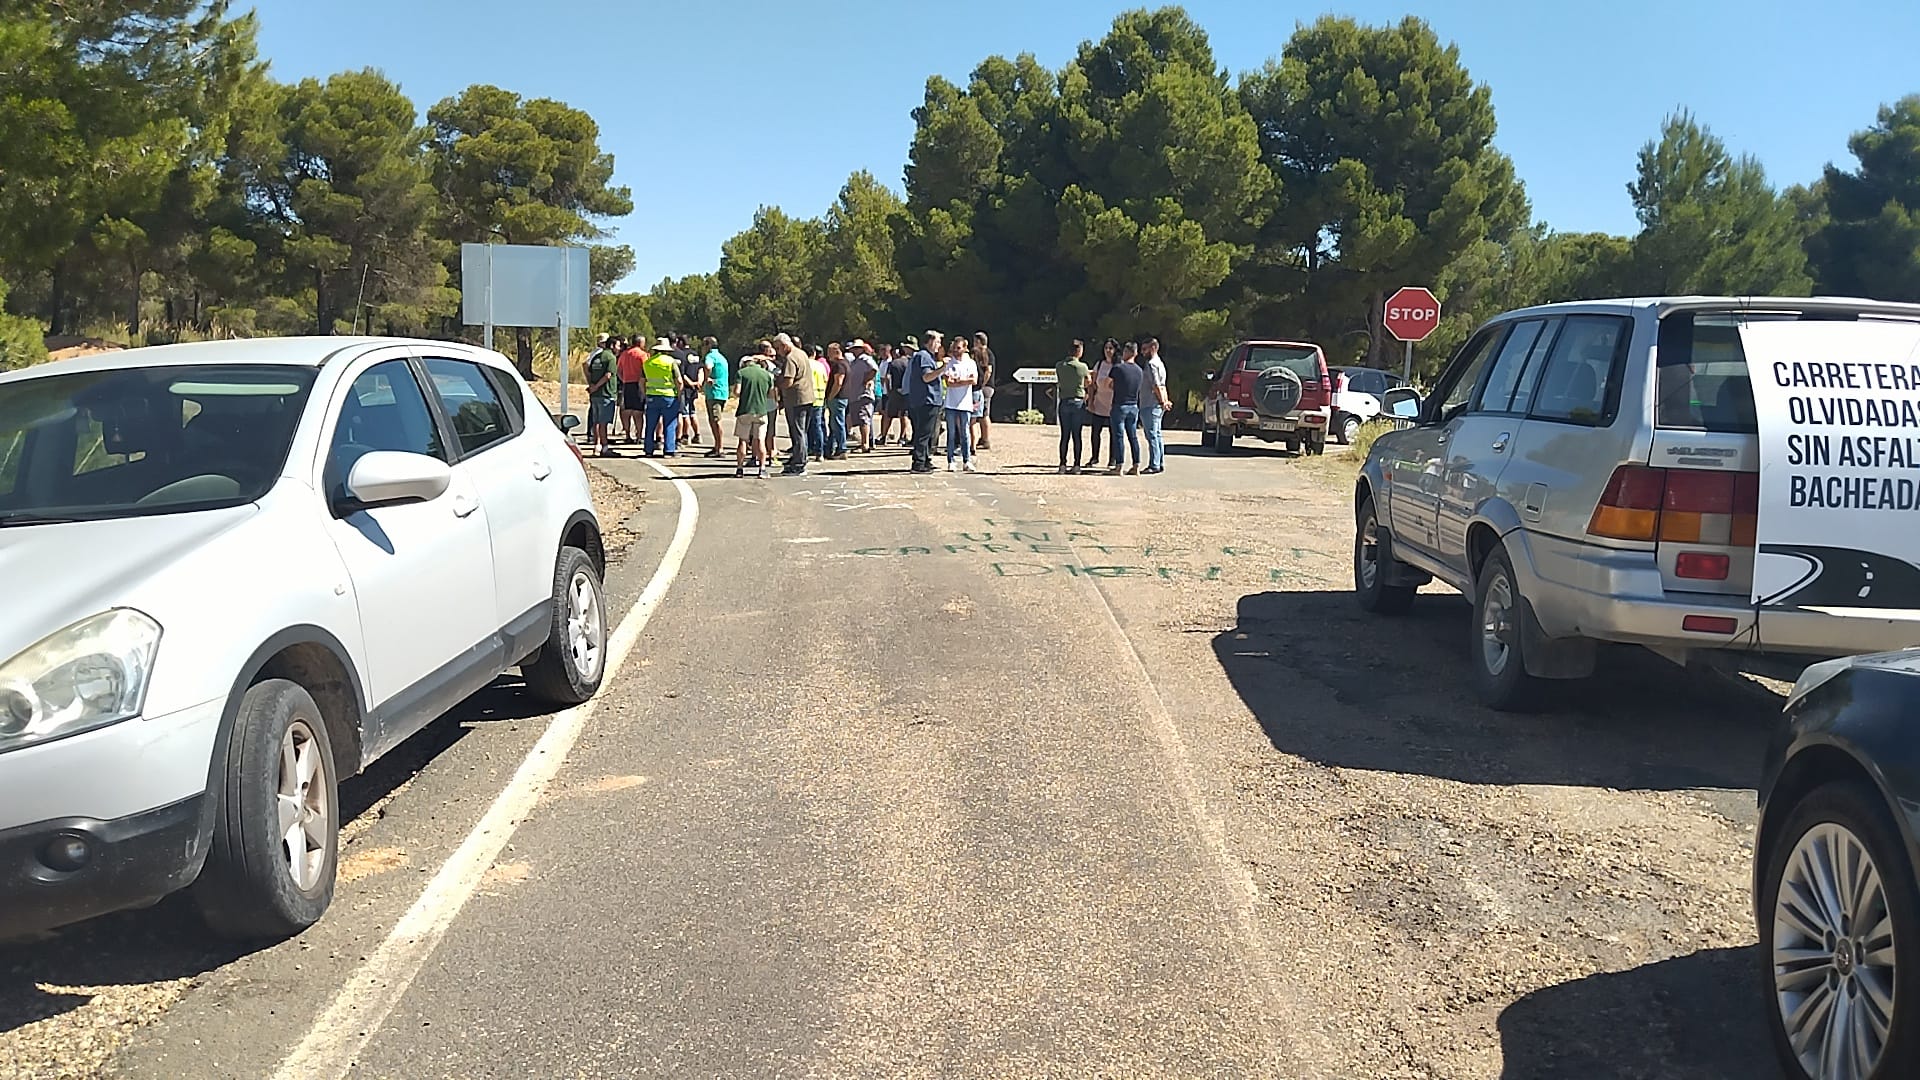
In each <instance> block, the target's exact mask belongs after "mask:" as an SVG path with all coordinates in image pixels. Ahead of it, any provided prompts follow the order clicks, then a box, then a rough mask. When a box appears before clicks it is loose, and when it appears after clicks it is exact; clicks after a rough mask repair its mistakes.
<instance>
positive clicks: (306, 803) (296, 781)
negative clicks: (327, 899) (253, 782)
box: [274, 720, 333, 892]
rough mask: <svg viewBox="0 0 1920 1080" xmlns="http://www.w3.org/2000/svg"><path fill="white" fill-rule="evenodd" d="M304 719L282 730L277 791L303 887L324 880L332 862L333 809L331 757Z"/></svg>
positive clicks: (286, 845) (290, 864) (292, 862)
mask: <svg viewBox="0 0 1920 1080" xmlns="http://www.w3.org/2000/svg"><path fill="white" fill-rule="evenodd" d="M324 758H325V754H324V753H323V752H322V751H321V749H320V745H319V743H317V742H315V741H314V738H313V729H312V728H310V727H308V726H307V722H306V721H304V720H295V721H294V722H292V723H291V724H288V725H287V730H286V733H285V734H283V735H281V736H280V776H279V783H278V785H277V786H276V790H275V795H274V805H275V808H276V810H277V812H278V815H279V816H278V822H279V829H280V847H281V851H282V853H283V854H284V855H285V856H286V859H287V873H288V874H289V876H291V877H292V878H293V883H294V884H295V885H296V886H298V887H299V888H300V890H301V891H302V892H310V891H312V889H313V888H314V887H315V886H317V885H318V884H319V883H320V876H321V874H322V873H324V872H325V870H326V866H327V845H328V842H329V841H330V840H331V839H332V837H331V835H330V833H331V830H332V828H333V814H332V812H331V807H329V806H328V805H327V791H328V785H327V783H326V779H327V777H326V769H327V768H328V766H327V762H326V761H325V760H324Z"/></svg>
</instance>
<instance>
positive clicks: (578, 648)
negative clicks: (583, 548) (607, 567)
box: [567, 570, 604, 683]
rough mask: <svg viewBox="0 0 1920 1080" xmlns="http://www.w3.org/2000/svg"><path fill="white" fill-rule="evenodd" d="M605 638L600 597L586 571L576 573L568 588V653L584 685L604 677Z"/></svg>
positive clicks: (575, 671)
mask: <svg viewBox="0 0 1920 1080" xmlns="http://www.w3.org/2000/svg"><path fill="white" fill-rule="evenodd" d="M603 637H604V635H603V634H602V632H601V620H600V594H599V592H598V591H597V590H595V589H594V587H593V579H592V578H590V577H588V576H587V573H586V572H585V571H584V570H583V571H579V572H576V573H575V574H574V575H573V581H572V582H571V583H569V584H568V586H567V651H568V653H569V654H570V655H571V657H572V659H573V670H574V673H575V674H577V675H579V677H580V679H581V681H583V682H589V683H590V682H592V681H593V680H594V679H595V678H597V677H598V676H599V674H600V662H601V652H602V646H603Z"/></svg>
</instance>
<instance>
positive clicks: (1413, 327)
mask: <svg viewBox="0 0 1920 1080" xmlns="http://www.w3.org/2000/svg"><path fill="white" fill-rule="evenodd" d="M1381 323H1382V325H1384V326H1385V327H1386V328H1387V333H1389V334H1392V335H1393V336H1394V337H1396V338H1399V339H1400V340H1401V341H1404V342H1406V343H1407V356H1406V360H1405V362H1404V365H1403V367H1402V369H1401V372H1400V376H1401V378H1403V379H1405V380H1406V381H1407V382H1409V383H1411V382H1412V381H1413V343H1414V342H1416V341H1425V340H1426V339H1427V336H1428V335H1429V334H1432V333H1433V331H1434V328H1435V327H1438V326H1439V325H1440V301H1439V299H1438V298H1436V297H1435V296H1434V295H1433V293H1431V292H1428V291H1427V290H1426V289H1423V288H1421V287H1420V286H1418V285H1405V286H1402V287H1401V288H1399V289H1398V290H1396V291H1395V292H1394V294H1393V295H1392V296H1389V297H1387V306H1386V311H1385V312H1384V313H1383V316H1382V318H1381Z"/></svg>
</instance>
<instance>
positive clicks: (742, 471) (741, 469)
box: [733, 465, 747, 476]
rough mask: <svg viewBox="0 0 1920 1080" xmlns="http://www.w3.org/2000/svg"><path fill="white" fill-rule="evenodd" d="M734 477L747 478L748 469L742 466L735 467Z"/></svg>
mask: <svg viewBox="0 0 1920 1080" xmlns="http://www.w3.org/2000/svg"><path fill="white" fill-rule="evenodd" d="M733 475H735V476H745V475H747V470H746V467H745V466H742V465H735V466H734V467H733Z"/></svg>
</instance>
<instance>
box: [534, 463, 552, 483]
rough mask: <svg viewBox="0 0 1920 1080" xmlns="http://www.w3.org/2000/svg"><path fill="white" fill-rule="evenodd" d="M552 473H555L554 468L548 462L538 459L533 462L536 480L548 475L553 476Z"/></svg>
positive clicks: (543, 478)
mask: <svg viewBox="0 0 1920 1080" xmlns="http://www.w3.org/2000/svg"><path fill="white" fill-rule="evenodd" d="M552 474H553V468H552V467H551V466H549V465H548V464H547V463H546V462H544V461H536V462H534V463H533V478H534V479H535V480H545V479H546V478H547V477H548V476H551V475H552Z"/></svg>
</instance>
